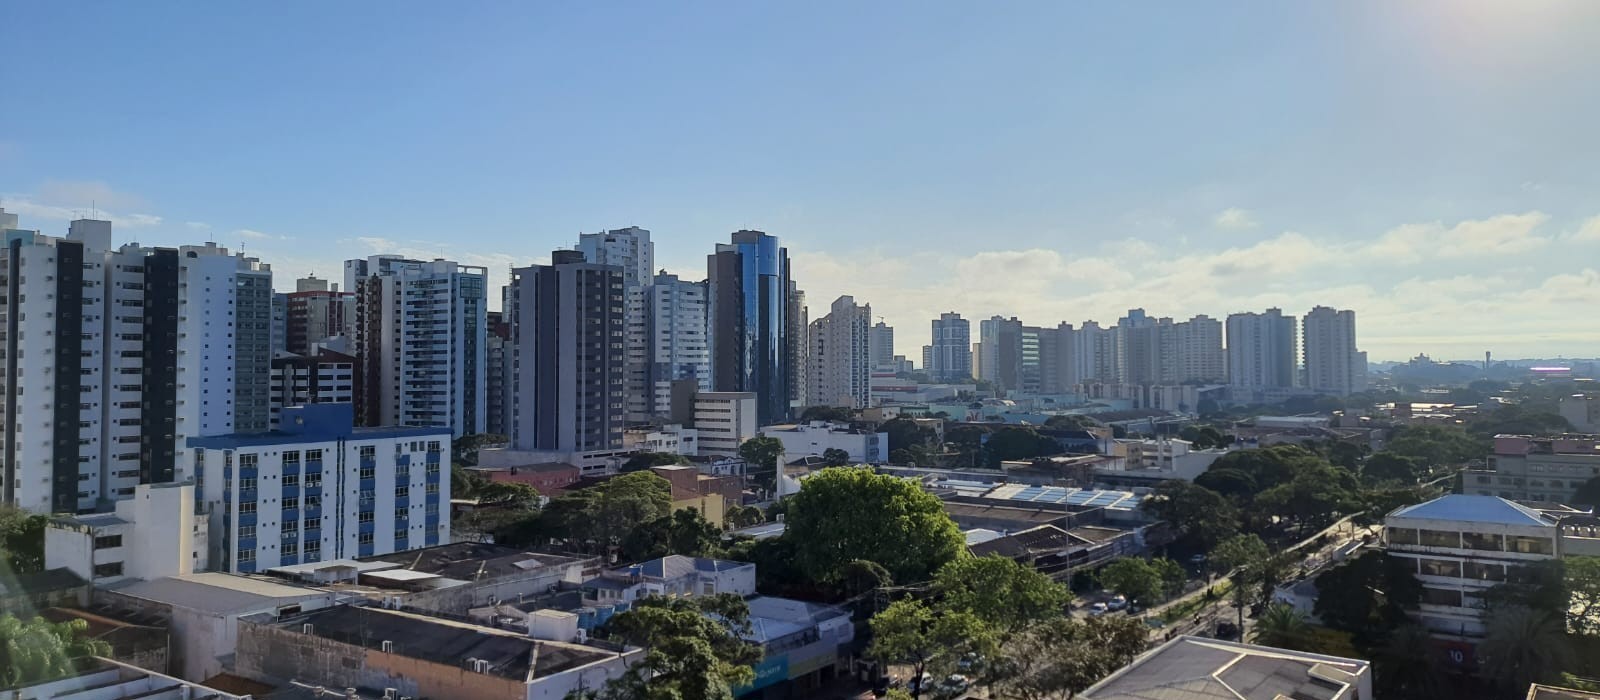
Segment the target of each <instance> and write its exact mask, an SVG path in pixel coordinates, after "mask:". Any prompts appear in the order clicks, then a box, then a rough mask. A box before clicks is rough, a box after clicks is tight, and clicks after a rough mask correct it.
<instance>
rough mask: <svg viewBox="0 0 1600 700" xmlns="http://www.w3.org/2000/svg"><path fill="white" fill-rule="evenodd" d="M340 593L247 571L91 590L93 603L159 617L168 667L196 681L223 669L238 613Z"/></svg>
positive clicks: (312, 602)
mask: <svg viewBox="0 0 1600 700" xmlns="http://www.w3.org/2000/svg"><path fill="white" fill-rule="evenodd" d="M340 597H341V596H339V595H338V594H336V593H334V592H332V591H327V590H318V589H315V588H306V587H301V586H291V585H287V584H284V583H279V582H275V581H272V580H268V579H263V578H257V577H252V576H236V575H232V574H223V573H203V574H190V575H187V576H172V577H168V578H159V579H152V580H149V581H141V582H137V583H132V584H129V585H124V586H120V587H118V588H116V589H104V590H100V591H97V592H96V593H95V596H94V599H95V605H96V607H97V608H99V607H104V608H106V609H107V610H109V611H114V612H116V613H117V614H118V616H119V617H122V616H128V615H138V616H141V617H143V618H144V619H150V620H160V621H162V622H164V623H165V624H166V625H167V628H168V629H169V630H170V631H171V634H172V640H173V648H172V652H171V661H170V662H169V664H170V666H171V668H172V670H173V671H174V672H175V673H177V675H179V676H182V677H183V678H184V679H187V680H190V681H194V682H197V683H198V682H201V681H204V680H205V679H207V678H210V677H212V676H214V675H216V674H218V673H221V672H222V671H223V670H225V665H224V660H225V659H227V658H228V657H230V656H232V655H233V652H234V647H235V645H236V644H237V640H238V624H239V618H242V617H245V616H247V615H254V614H257V613H268V614H272V615H280V614H283V615H289V614H297V613H299V612H301V611H308V610H316V609H320V608H324V607H327V606H330V605H333V604H334V603H335V601H337V600H338V599H339V598H340Z"/></svg>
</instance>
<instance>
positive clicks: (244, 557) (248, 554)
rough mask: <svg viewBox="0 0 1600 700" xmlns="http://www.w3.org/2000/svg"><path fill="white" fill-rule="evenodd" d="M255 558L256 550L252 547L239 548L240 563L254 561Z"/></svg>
mask: <svg viewBox="0 0 1600 700" xmlns="http://www.w3.org/2000/svg"><path fill="white" fill-rule="evenodd" d="M255 560H256V550H254V549H241V550H239V563H240V564H245V563H249V562H252V561H255Z"/></svg>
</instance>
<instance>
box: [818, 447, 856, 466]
mask: <svg viewBox="0 0 1600 700" xmlns="http://www.w3.org/2000/svg"><path fill="white" fill-rule="evenodd" d="M822 463H823V464H824V465H826V466H829V467H843V466H846V465H848V464H850V453H849V452H845V451H844V450H841V449H839V448H837V447H830V448H828V449H826V450H823V451H822Z"/></svg>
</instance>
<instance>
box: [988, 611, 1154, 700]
mask: <svg viewBox="0 0 1600 700" xmlns="http://www.w3.org/2000/svg"><path fill="white" fill-rule="evenodd" d="M1149 634H1150V632H1149V628H1147V627H1145V625H1144V622H1142V621H1141V620H1139V619H1137V618H1134V617H1129V616H1127V615H1101V616H1099V617H1091V618H1089V619H1087V620H1081V621H1080V620H1074V619H1071V618H1055V619H1053V620H1046V621H1043V622H1040V623H1039V624H1036V625H1032V626H1029V627H1028V628H1026V629H1025V630H1023V631H1022V632H1021V633H1020V634H1017V635H1015V636H1013V637H1012V638H1011V639H1009V640H1007V642H1006V643H1005V646H1004V648H1003V649H1002V651H1001V654H1000V656H999V658H998V659H997V660H996V664H995V666H996V668H995V670H994V674H993V675H994V676H995V677H996V680H995V683H994V690H996V691H997V692H998V693H999V695H997V697H1007V698H1019V699H1020V700H1053V699H1055V698H1070V697H1072V696H1074V695H1076V694H1077V693H1080V692H1083V690H1085V689H1086V688H1088V687H1089V686H1091V685H1094V684H1095V683H1098V682H1100V680H1101V679H1103V678H1105V677H1106V676H1109V675H1111V674H1112V673H1113V672H1115V671H1116V670H1117V669H1120V668H1122V667H1124V666H1127V665H1128V664H1129V663H1131V662H1132V661H1133V659H1134V657H1136V656H1138V655H1139V654H1141V653H1143V652H1144V650H1145V647H1146V646H1147V644H1148V639H1149Z"/></svg>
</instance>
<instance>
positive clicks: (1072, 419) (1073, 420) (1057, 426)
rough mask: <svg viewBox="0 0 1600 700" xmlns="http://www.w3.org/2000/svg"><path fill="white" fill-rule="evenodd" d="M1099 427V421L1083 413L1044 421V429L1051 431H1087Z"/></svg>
mask: <svg viewBox="0 0 1600 700" xmlns="http://www.w3.org/2000/svg"><path fill="white" fill-rule="evenodd" d="M1099 426H1100V422H1099V421H1097V420H1095V419H1093V418H1091V417H1089V416H1087V415H1084V414H1081V413H1068V414H1065V415H1059V416H1050V417H1049V418H1046V419H1044V427H1046V428H1050V429H1051V430H1086V429H1089V428H1096V427H1099Z"/></svg>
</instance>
